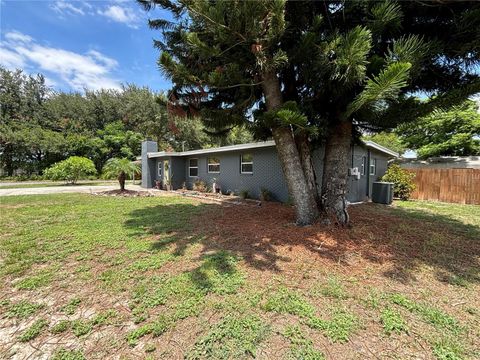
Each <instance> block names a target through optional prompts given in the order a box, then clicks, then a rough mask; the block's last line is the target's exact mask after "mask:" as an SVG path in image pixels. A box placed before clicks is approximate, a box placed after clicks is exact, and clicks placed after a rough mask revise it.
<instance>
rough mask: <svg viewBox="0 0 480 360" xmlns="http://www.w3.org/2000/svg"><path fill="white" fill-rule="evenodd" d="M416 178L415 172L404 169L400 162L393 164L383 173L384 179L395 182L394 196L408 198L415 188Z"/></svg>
mask: <svg viewBox="0 0 480 360" xmlns="http://www.w3.org/2000/svg"><path fill="white" fill-rule="evenodd" d="M414 178H415V174H414V173H411V172H410V171H407V170H405V169H402V168H401V167H400V166H399V165H398V164H391V165H390V166H389V167H388V169H387V172H386V173H385V175H383V177H382V181H386V182H392V183H394V187H393V196H395V197H396V198H400V199H402V200H408V199H409V198H410V196H411V195H412V192H413V191H414V190H415V184H414V183H413V179H414Z"/></svg>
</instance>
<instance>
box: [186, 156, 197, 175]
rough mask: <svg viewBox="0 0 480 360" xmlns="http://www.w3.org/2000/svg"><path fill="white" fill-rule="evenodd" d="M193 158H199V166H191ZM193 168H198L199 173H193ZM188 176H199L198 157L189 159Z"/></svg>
mask: <svg viewBox="0 0 480 360" xmlns="http://www.w3.org/2000/svg"><path fill="white" fill-rule="evenodd" d="M192 160H197V166H191V161H192ZM192 169H197V175H192ZM188 177H192V178H193V177H198V159H197V158H192V159H188Z"/></svg>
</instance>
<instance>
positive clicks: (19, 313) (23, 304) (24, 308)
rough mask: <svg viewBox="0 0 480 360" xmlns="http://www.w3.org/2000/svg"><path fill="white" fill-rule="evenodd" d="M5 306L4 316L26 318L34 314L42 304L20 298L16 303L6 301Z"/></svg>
mask: <svg viewBox="0 0 480 360" xmlns="http://www.w3.org/2000/svg"><path fill="white" fill-rule="evenodd" d="M5 307H6V309H5V316H6V317H7V318H17V319H26V318H29V317H30V316H32V315H33V314H35V313H36V312H37V311H38V310H39V309H42V308H43V307H44V305H42V304H35V303H31V302H28V301H26V300H21V301H19V302H17V303H10V302H8V303H7V304H6V305H5Z"/></svg>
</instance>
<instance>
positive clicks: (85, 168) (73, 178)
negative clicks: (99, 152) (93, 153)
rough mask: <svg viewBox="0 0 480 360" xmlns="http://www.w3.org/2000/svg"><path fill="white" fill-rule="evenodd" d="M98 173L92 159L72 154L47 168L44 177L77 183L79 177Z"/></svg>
mask: <svg viewBox="0 0 480 360" xmlns="http://www.w3.org/2000/svg"><path fill="white" fill-rule="evenodd" d="M96 173H97V170H96V169H95V165H94V163H93V161H92V160H90V159H87V158H84V157H80V156H71V157H69V158H68V159H66V160H63V161H60V162H58V163H56V164H53V165H52V166H51V167H49V168H48V169H47V170H45V172H44V177H45V178H46V179H49V180H63V181H65V182H67V183H71V184H75V183H76V182H77V180H78V179H82V178H85V177H87V176H89V175H96Z"/></svg>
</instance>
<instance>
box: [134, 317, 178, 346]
mask: <svg viewBox="0 0 480 360" xmlns="http://www.w3.org/2000/svg"><path fill="white" fill-rule="evenodd" d="M171 325H172V321H171V320H170V319H169V318H167V317H166V316H163V315H162V316H159V317H158V318H157V320H155V321H154V322H152V323H148V324H145V325H142V326H140V327H139V328H137V329H135V330H133V331H131V332H129V333H128V334H127V337H126V340H127V343H128V345H130V346H132V347H133V346H136V345H137V344H138V340H139V339H140V338H142V337H144V336H146V335H148V334H152V336H153V337H158V336H160V335H162V334H163V333H164V332H165V331H167V330H168V329H169V327H170V326H171Z"/></svg>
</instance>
